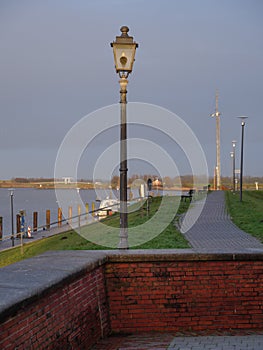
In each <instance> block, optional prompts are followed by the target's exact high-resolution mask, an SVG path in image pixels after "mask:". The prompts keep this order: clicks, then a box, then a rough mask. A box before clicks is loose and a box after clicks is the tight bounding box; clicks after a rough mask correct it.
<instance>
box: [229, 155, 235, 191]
mask: <svg viewBox="0 0 263 350" xmlns="http://www.w3.org/2000/svg"><path fill="white" fill-rule="evenodd" d="M230 157H231V158H232V188H233V191H235V185H234V172H235V170H234V152H230Z"/></svg>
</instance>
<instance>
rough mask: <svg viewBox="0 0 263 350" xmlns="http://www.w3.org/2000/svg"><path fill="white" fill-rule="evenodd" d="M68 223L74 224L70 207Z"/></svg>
mask: <svg viewBox="0 0 263 350" xmlns="http://www.w3.org/2000/svg"><path fill="white" fill-rule="evenodd" d="M68 223H69V224H70V225H71V224H72V207H71V206H70V207H68Z"/></svg>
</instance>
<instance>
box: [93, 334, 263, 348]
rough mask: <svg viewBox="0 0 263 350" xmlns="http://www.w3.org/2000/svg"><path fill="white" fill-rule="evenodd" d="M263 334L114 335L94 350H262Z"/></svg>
mask: <svg viewBox="0 0 263 350" xmlns="http://www.w3.org/2000/svg"><path fill="white" fill-rule="evenodd" d="M262 349H263V335H261V334H257V335H246V336H224V335H222V336H198V337H197V336H194V337H189V336H186V337H182V336H178V337H174V336H173V335H172V334H159V333H150V334H137V335H136V334H133V335H128V336H112V337H109V338H107V339H104V340H102V341H100V342H99V343H98V344H97V345H95V346H94V347H92V350H262Z"/></svg>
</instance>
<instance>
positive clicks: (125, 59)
mask: <svg viewBox="0 0 263 350" xmlns="http://www.w3.org/2000/svg"><path fill="white" fill-rule="evenodd" d="M120 30H121V36H116V41H113V42H112V43H111V47H112V48H113V56H114V63H115V69H116V73H118V74H119V77H120V80H119V83H120V104H121V111H120V112H121V121H120V141H121V142H120V242H119V248H120V249H128V248H129V244H128V212H127V173H128V168H127V125H126V104H127V99H126V94H127V90H126V87H127V84H128V80H127V78H128V76H129V74H130V73H131V72H132V67H133V62H134V61H135V51H136V48H137V47H138V44H137V43H136V42H134V41H133V37H132V36H129V35H128V32H129V28H128V27H127V26H123V27H121V29H120Z"/></svg>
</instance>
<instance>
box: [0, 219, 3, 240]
mask: <svg viewBox="0 0 263 350" xmlns="http://www.w3.org/2000/svg"><path fill="white" fill-rule="evenodd" d="M2 238H3V217H2V216H0V240H1V239H2Z"/></svg>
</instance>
